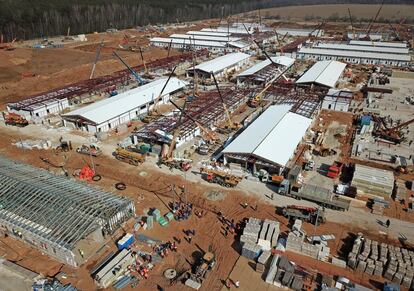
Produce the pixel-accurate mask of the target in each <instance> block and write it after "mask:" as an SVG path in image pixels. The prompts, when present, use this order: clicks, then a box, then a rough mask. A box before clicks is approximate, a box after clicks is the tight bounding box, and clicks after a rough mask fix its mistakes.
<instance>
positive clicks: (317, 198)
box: [277, 179, 351, 211]
mask: <svg viewBox="0 0 414 291" xmlns="http://www.w3.org/2000/svg"><path fill="white" fill-rule="evenodd" d="M277 193H278V194H281V195H285V196H290V197H293V198H296V199H298V200H300V199H305V200H308V201H312V202H315V203H316V204H318V205H321V206H323V207H326V208H331V209H334V210H341V211H345V210H348V209H349V206H350V204H351V202H350V201H349V200H347V199H345V198H342V197H341V196H339V195H336V194H334V193H332V191H331V190H328V189H325V188H322V187H318V186H314V185H309V184H303V185H302V186H294V187H292V186H291V184H290V181H289V180H287V179H285V180H283V181H282V182H281V183H280V186H279V187H278V189H277Z"/></svg>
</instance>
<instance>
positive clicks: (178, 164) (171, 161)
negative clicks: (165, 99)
mask: <svg viewBox="0 0 414 291" xmlns="http://www.w3.org/2000/svg"><path fill="white" fill-rule="evenodd" d="M170 102H171V103H173V101H171V100H170ZM173 104H174V106H175V107H177V108H179V107H178V106H177V105H176V104H175V103H173ZM186 105H187V102H184V106H183V109H180V116H179V117H178V121H177V126H176V128H175V130H174V132H173V136H172V140H171V143H170V145H169V148H168V152H167V153H166V154H165V155H163V156H161V160H160V162H161V163H162V164H164V165H166V166H168V167H169V168H176V169H180V170H182V171H184V172H186V171H188V170H189V169H190V168H191V162H192V161H191V160H186V159H175V158H174V157H173V152H174V149H175V145H176V144H177V138H178V134H179V133H180V128H181V125H182V122H183V116H184V109H185V106H186Z"/></svg>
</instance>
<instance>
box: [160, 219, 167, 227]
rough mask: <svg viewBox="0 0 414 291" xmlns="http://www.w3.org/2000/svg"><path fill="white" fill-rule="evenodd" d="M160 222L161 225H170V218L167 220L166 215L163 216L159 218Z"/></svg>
mask: <svg viewBox="0 0 414 291" xmlns="http://www.w3.org/2000/svg"><path fill="white" fill-rule="evenodd" d="M158 223H159V224H160V225H161V226H167V225H168V220H166V219H165V218H164V217H161V218H160V219H158Z"/></svg>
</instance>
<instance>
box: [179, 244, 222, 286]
mask: <svg viewBox="0 0 414 291" xmlns="http://www.w3.org/2000/svg"><path fill="white" fill-rule="evenodd" d="M215 265H216V258H215V255H214V253H213V252H206V253H205V254H204V255H203V257H201V258H200V259H199V260H198V261H197V262H196V263H195V264H194V266H193V272H192V273H189V274H188V279H187V280H186V281H185V285H186V286H188V287H191V288H193V289H196V290H198V289H199V288H201V284H202V283H203V281H204V279H206V278H207V277H208V274H209V273H210V271H211V270H212V269H213V268H214V266H215Z"/></svg>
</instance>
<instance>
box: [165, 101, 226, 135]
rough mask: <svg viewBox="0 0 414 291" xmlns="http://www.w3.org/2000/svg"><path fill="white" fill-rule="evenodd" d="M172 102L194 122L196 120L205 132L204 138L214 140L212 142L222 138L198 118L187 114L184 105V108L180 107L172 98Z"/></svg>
mask: <svg viewBox="0 0 414 291" xmlns="http://www.w3.org/2000/svg"><path fill="white" fill-rule="evenodd" d="M170 102H171V104H172V105H174V107H175V108H177V109H178V110H179V111H181V113H183V114H184V115H185V116H187V117H188V119H190V120H191V121H192V122H194V123H195V124H196V125H197V126H198V128H200V130H201V131H202V132H204V134H205V135H204V137H203V138H204V139H205V140H206V141H208V142H212V143H215V142H219V141H220V138H219V137H218V136H217V135H216V133H215V132H214V131H212V130H210V129H208V128H206V127H204V126H203V125H202V124H201V123H200V122H198V121H197V120H195V119H194V118H193V117H191V116H190V115H189V114H187V113H186V112H185V111H184V107H183V108H180V107H179V106H178V105H177V104H175V103H174V102H173V101H172V100H170Z"/></svg>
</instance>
